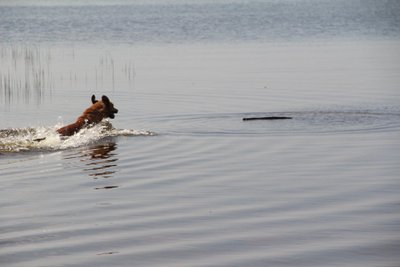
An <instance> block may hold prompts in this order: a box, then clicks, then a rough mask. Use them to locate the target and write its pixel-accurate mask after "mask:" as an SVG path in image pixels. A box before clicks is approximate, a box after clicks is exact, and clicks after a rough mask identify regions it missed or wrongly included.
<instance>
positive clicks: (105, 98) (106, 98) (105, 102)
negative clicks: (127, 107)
mask: <svg viewBox="0 0 400 267" xmlns="http://www.w3.org/2000/svg"><path fill="white" fill-rule="evenodd" d="M101 101H103V103H104V104H105V105H107V106H109V105H110V99H108V97H107V96H105V95H103V96H102V97H101Z"/></svg>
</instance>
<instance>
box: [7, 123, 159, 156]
mask: <svg viewBox="0 0 400 267" xmlns="http://www.w3.org/2000/svg"><path fill="white" fill-rule="evenodd" d="M59 127H60V125H58V124H57V125H54V126H51V127H35V128H19V129H3V130H0V153H7V152H23V151H56V150H65V149H70V148H75V147H81V146H84V145H88V144H93V143H95V142H97V141H99V140H102V139H104V138H107V137H118V136H154V135H156V134H155V133H154V132H150V131H141V130H134V129H115V128H113V127H112V125H111V123H109V122H108V121H107V120H105V121H103V122H102V123H100V124H97V125H95V126H93V127H91V128H86V129H82V130H81V131H79V132H78V133H76V134H75V135H73V136H69V137H62V136H60V135H59V134H58V133H57V131H56V130H57V129H58V128H59Z"/></svg>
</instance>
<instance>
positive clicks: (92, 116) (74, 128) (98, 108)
mask: <svg viewBox="0 0 400 267" xmlns="http://www.w3.org/2000/svg"><path fill="white" fill-rule="evenodd" d="M92 103H93V105H92V106H91V107H90V108H88V109H86V110H85V111H84V112H83V114H82V115H81V116H80V117H79V118H78V119H77V120H76V122H75V123H72V124H70V125H67V126H64V127H62V128H60V129H58V130H57V132H58V133H59V134H60V135H62V136H71V135H74V134H75V133H77V132H79V130H81V129H82V128H86V127H89V126H91V125H94V124H97V123H99V122H101V121H102V120H103V119H104V118H111V119H114V117H115V115H114V114H115V113H118V109H116V108H114V104H113V103H111V101H110V99H108V97H107V96H105V95H103V96H102V97H101V101H98V100H96V97H95V95H92Z"/></svg>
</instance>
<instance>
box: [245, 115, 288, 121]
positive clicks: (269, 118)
mask: <svg viewBox="0 0 400 267" xmlns="http://www.w3.org/2000/svg"><path fill="white" fill-rule="evenodd" d="M290 119H292V117H284V116H270V117H249V118H243V120H244V121H254V120H290Z"/></svg>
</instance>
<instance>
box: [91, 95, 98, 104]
mask: <svg viewBox="0 0 400 267" xmlns="http://www.w3.org/2000/svg"><path fill="white" fill-rule="evenodd" d="M96 102H97V100H96V96H95V95H92V103H93V104H94V103H96Z"/></svg>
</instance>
